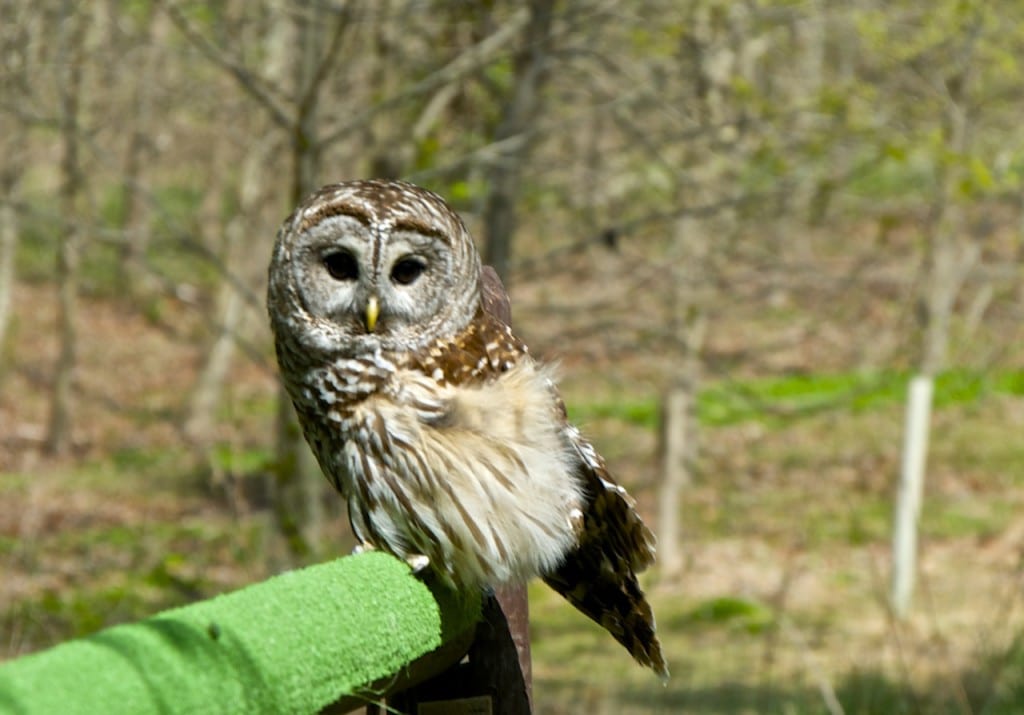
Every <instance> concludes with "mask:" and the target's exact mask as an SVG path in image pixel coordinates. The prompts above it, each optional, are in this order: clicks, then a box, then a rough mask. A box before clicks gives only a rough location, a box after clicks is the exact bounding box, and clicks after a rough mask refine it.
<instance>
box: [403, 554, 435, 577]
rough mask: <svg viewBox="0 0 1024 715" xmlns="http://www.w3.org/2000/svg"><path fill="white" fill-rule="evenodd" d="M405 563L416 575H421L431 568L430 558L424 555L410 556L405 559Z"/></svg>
mask: <svg viewBox="0 0 1024 715" xmlns="http://www.w3.org/2000/svg"><path fill="white" fill-rule="evenodd" d="M405 563H407V564H409V568H410V569H412V572H413V573H415V574H418V573H421V572H422V571H423V570H424V569H425V568H427V566H430V557H429V556H424V555H423V554H410V555H409V556H406V557H405Z"/></svg>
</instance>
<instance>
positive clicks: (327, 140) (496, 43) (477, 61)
mask: <svg viewBox="0 0 1024 715" xmlns="http://www.w3.org/2000/svg"><path fill="white" fill-rule="evenodd" d="M528 19H529V12H528V11H527V10H526V9H525V8H521V9H519V10H517V11H516V12H515V13H514V14H513V15H512V16H511V17H510V18H509V19H508V21H507V22H506V23H505V24H504V25H502V26H501V27H500V28H499V29H498V30H496V31H495V32H494V33H493V34H492V35H489V36H488V37H486V38H484V39H483V40H481V41H480V42H478V43H477V44H475V45H473V46H472V47H470V48H469V49H467V50H466V51H465V52H463V53H462V54H461V55H459V56H458V57H456V58H455V59H454V60H452V61H451V62H449V63H448V64H446V65H445V66H444V67H442V68H441V69H439V70H437V71H436V72H434V73H433V74H430V75H428V76H426V77H424V78H423V79H421V80H420V81H419V82H415V83H413V84H411V85H409V86H408V87H406V88H405V89H403V90H402V91H400V92H398V93H397V94H394V95H392V96H391V97H389V98H387V99H385V100H384V101H382V102H379V103H378V104H375V105H373V106H371V107H370V108H369V109H366V110H363V111H362V112H358V113H357V114H355V115H354V116H353V117H352V118H351V119H349V120H348V121H347V122H345V123H344V124H342V125H341V126H338V127H335V128H334V129H332V130H331V131H329V132H328V133H327V134H326V136H324V137H323V138H322V139H321V140H320V141H319V148H320V149H321V150H323V149H324V148H326V147H328V146H330V145H331V144H333V143H334V142H336V141H338V140H339V139H341V138H343V137H345V136H346V135H348V134H349V133H350V132H353V131H355V130H357V129H359V128H361V127H363V126H365V125H366V123H367V122H369V121H370V120H371V119H373V118H374V117H375V116H377V115H378V114H380V113H382V112H385V111H387V110H389V109H393V108H395V107H397V106H398V105H400V104H402V103H403V102H405V101H407V100H409V99H412V98H413V97H418V96H420V95H423V94H429V93H430V92H433V91H435V90H437V89H438V88H439V87H443V86H444V85H446V84H450V83H452V82H457V81H459V80H461V79H463V78H464V77H466V76H467V75H469V74H471V73H472V72H475V71H476V70H478V69H479V68H480V67H483V66H484V65H486V64H487V63H488V62H491V61H492V60H494V58H495V57H497V56H498V55H499V54H500V52H501V51H502V50H504V48H505V46H506V45H507V44H508V43H509V42H511V41H512V40H513V39H515V37H516V36H517V35H518V34H519V31H520V30H521V29H522V28H523V27H524V26H525V25H526V22H527V20H528Z"/></svg>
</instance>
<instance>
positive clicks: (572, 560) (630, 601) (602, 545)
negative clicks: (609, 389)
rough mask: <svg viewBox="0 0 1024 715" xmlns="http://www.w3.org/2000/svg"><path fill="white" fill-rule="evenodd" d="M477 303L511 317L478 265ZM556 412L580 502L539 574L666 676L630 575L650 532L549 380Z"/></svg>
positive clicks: (640, 562) (502, 294) (492, 279)
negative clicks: (553, 559)
mask: <svg viewBox="0 0 1024 715" xmlns="http://www.w3.org/2000/svg"><path fill="white" fill-rule="evenodd" d="M480 284H481V307H482V308H483V310H484V312H485V313H487V314H489V315H490V316H491V317H493V318H496V319H497V320H499V321H501V323H503V324H504V325H506V326H507V325H509V324H510V323H511V309H510V305H509V299H508V294H507V293H506V291H505V287H504V286H503V285H502V283H501V279H500V278H499V277H498V274H497V273H496V272H495V271H494V269H492V268H491V267H490V266H484V267H483V270H482V271H481V274H480ZM551 389H552V391H553V392H554V398H555V401H556V403H557V409H558V410H559V411H560V412H561V416H562V420H563V424H564V425H565V427H564V429H563V435H564V438H565V439H566V440H567V441H568V442H569V443H570V444H571V445H572V447H573V450H574V451H575V453H576V455H577V456H578V457H579V462H578V464H577V468H576V474H577V478H578V479H579V480H580V483H581V484H582V485H583V491H584V498H585V503H584V504H583V505H581V507H582V512H583V522H582V525H581V528H580V533H579V543H578V545H577V547H576V548H575V549H574V550H573V551H571V552H569V554H568V555H567V556H566V557H565V560H564V561H563V562H562V563H561V565H559V566H558V568H557V569H555V570H554V571H552V572H551V573H548V574H543V578H544V581H545V582H546V583H547V584H548V585H549V586H551V588H553V589H555V591H557V592H558V593H560V594H561V595H562V596H563V597H564V598H565V599H566V600H567V601H569V603H571V604H572V605H573V606H575V607H576V608H577V609H579V610H580V611H582V612H583V613H584V614H585V615H586V616H588V617H589V618H591V619H592V620H594V621H595V622H596V623H598V624H599V625H601V626H602V627H603V628H605V629H606V630H607V631H608V632H609V633H611V634H612V636H614V637H615V639H616V640H617V641H619V642H620V643H621V644H622V645H624V646H625V647H626V649H627V650H629V652H630V653H631V654H632V656H633V657H634V658H635V659H636V660H637V662H639V663H640V664H641V665H645V666H648V667H650V668H652V669H653V670H654V671H655V672H656V673H658V674H659V675H660V676H661V677H663V678H665V677H668V667H667V666H666V664H665V659H664V656H663V655H662V653H661V643H660V642H659V641H658V637H657V635H656V634H655V630H654V614H653V613H652V612H651V606H650V604H649V603H647V599H646V598H645V597H644V593H643V591H642V590H641V589H640V584H639V583H638V581H637V577H636V574H637V572H639V571H642V570H643V569H645V568H647V567H648V566H650V565H651V564H652V563H653V562H654V535H653V534H652V533H651V531H650V529H648V528H647V527H646V526H645V525H644V523H643V521H641V519H640V515H639V514H638V513H637V511H636V509H635V502H634V501H633V498H632V497H631V496H629V494H628V493H627V492H626V490H625V489H623V488H622V487H621V486H619V485H618V484H616V483H615V481H614V480H613V479H612V478H611V475H610V474H609V473H608V468H607V467H606V466H605V464H604V460H603V459H602V458H601V455H599V454H598V453H597V450H595V449H594V447H593V445H591V444H590V442H588V441H587V440H586V439H585V438H584V437H583V436H582V435H581V434H580V432H579V430H577V429H576V428H575V427H573V426H572V425H571V424H569V421H568V418H567V416H566V413H565V405H564V403H563V402H562V399H561V397H559V396H558V394H557V391H556V390H555V388H554V386H552V388H551Z"/></svg>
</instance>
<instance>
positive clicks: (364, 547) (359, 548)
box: [352, 541, 377, 556]
mask: <svg viewBox="0 0 1024 715" xmlns="http://www.w3.org/2000/svg"><path fill="white" fill-rule="evenodd" d="M376 550H377V547H376V546H374V545H373V544H371V543H370V542H369V541H360V542H359V543H358V544H356V545H355V546H354V547H352V555H353V556H355V555H356V554H361V553H364V552H366V551H376Z"/></svg>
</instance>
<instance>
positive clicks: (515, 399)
mask: <svg viewBox="0 0 1024 715" xmlns="http://www.w3.org/2000/svg"><path fill="white" fill-rule="evenodd" d="M269 277H270V283H269V290H268V307H269V314H270V322H271V326H272V329H273V333H274V339H275V346H276V350H277V357H278V362H279V365H280V369H281V374H282V378H283V380H284V384H285V386H286V388H287V390H288V393H289V395H290V397H291V399H292V401H293V402H294V404H295V408H296V410H297V412H298V416H299V421H300V423H301V425H302V429H303V432H304V434H305V437H306V439H307V441H308V442H309V444H310V446H311V447H312V449H313V452H314V454H315V455H316V457H317V459H318V461H319V463H320V467H321V469H322V470H323V472H324V474H325V475H326V476H327V478H328V479H329V480H330V481H331V482H332V484H333V485H334V487H335V488H336V489H337V490H338V491H339V492H340V493H341V495H342V497H343V498H344V499H345V500H346V502H347V507H348V515H349V520H350V522H351V525H352V529H353V531H354V533H355V535H356V537H357V539H359V541H360V542H361V544H362V545H363V546H364V547H366V548H378V549H382V550H385V551H387V552H390V553H392V554H394V555H396V556H398V557H400V558H403V559H405V560H407V561H408V562H409V563H411V564H415V565H418V566H419V567H421V568H422V567H427V568H430V569H432V570H433V571H434V572H436V573H437V574H438V576H439V577H441V578H442V579H445V580H446V581H448V582H449V583H450V584H452V585H454V586H455V587H458V588H473V587H487V586H497V585H504V584H510V583H518V582H524V581H526V580H527V579H530V578H532V577H534V576H538V575H539V576H540V577H541V578H543V579H544V580H545V581H546V582H547V583H548V584H550V585H551V586H552V587H553V588H554V589H555V590H556V591H558V592H559V593H561V594H562V595H563V596H564V597H565V598H566V599H568V600H569V602H570V603H572V604H573V605H574V606H576V607H577V608H578V609H579V610H581V611H582V612H583V613H584V614H586V615H587V616H589V617H590V618H592V619H593V620H595V621H596V622H597V623H599V624H600V625H601V626H603V627H604V628H605V629H607V630H608V631H609V632H610V633H611V634H612V635H613V636H614V637H615V638H616V639H617V640H618V641H619V642H621V643H622V644H623V645H624V646H625V647H626V648H627V649H628V650H629V651H630V653H631V654H632V655H633V657H634V658H635V659H636V660H637V661H638V662H640V663H641V664H642V665H645V666H649V667H651V668H652V669H653V670H655V671H656V672H657V673H659V674H660V675H662V676H663V677H664V676H666V675H667V668H666V665H665V661H664V658H663V657H662V653H661V646H660V644H659V642H658V639H657V636H656V635H655V629H654V617H653V614H652V613H651V608H650V605H649V604H648V603H647V601H646V599H645V597H644V594H643V592H642V591H641V590H640V587H639V584H638V582H637V577H636V573H637V572H638V571H640V570H642V569H644V568H645V567H647V566H648V565H650V563H651V562H652V561H653V559H654V539H653V536H652V535H651V533H650V531H649V530H648V529H647V527H646V526H644V524H643V522H642V521H641V520H640V517H639V515H638V514H637V512H636V511H635V509H634V503H633V500H632V499H631V498H630V496H629V495H628V494H627V493H626V491H625V489H623V488H622V487H621V486H619V485H617V484H616V483H615V482H614V481H613V480H612V478H611V476H610V475H609V474H608V471H607V469H606V468H605V464H604V461H603V460H602V459H601V457H600V455H598V453H597V452H596V451H595V450H594V448H593V447H592V446H591V444H590V443H589V442H587V441H586V440H585V439H584V438H583V437H582V435H581V434H580V432H579V431H578V430H577V429H576V428H575V427H574V426H573V425H571V424H569V422H568V421H567V419H566V413H565V408H564V405H563V403H562V401H561V398H560V397H559V395H558V392H557V390H556V388H555V384H554V381H553V378H552V374H551V371H550V370H549V369H548V368H546V367H544V366H543V365H540V364H538V363H537V362H536V361H535V360H534V359H533V358H532V357H530V355H529V353H528V352H527V348H526V345H524V344H523V343H522V341H520V340H519V339H518V338H517V337H516V335H515V334H514V333H513V332H512V330H511V329H510V327H509V325H508V319H507V317H505V316H504V315H503V314H502V313H503V311H502V310H501V306H502V302H503V301H504V300H506V298H505V296H504V289H503V287H502V286H501V282H500V280H498V278H497V275H496V274H495V273H494V272H493V271H492V270H491V269H489V268H486V267H483V268H482V267H481V264H480V258H479V256H478V254H477V252H476V249H475V248H474V246H473V240H472V238H471V237H470V235H469V233H468V231H467V230H466V227H465V226H464V225H463V223H462V221H461V220H460V219H459V217H458V215H457V214H456V213H455V212H454V211H452V210H451V209H450V208H449V207H448V205H447V204H446V203H445V202H444V200H442V199H441V198H440V197H439V196H437V195H436V194H433V193H431V192H429V191H426V190H424V189H421V188H419V187H416V186H413V185H412V184H408V183H404V182H398V181H379V180H366V181H352V182H345V183H340V184H334V185H331V186H326V187H324V188H322V189H321V190H319V191H318V192H316V193H315V194H313V195H312V196H311V197H309V198H308V199H307V200H306V201H305V202H304V203H303V204H302V205H300V206H299V207H298V209H296V211H295V212H294V213H293V214H292V215H291V216H289V217H288V218H287V219H286V220H285V222H284V224H283V225H282V227H281V230H280V231H279V233H278V237H277V242H276V244H275V246H274V252H273V257H272V259H271V263H270V276H269ZM506 305H507V304H506Z"/></svg>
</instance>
